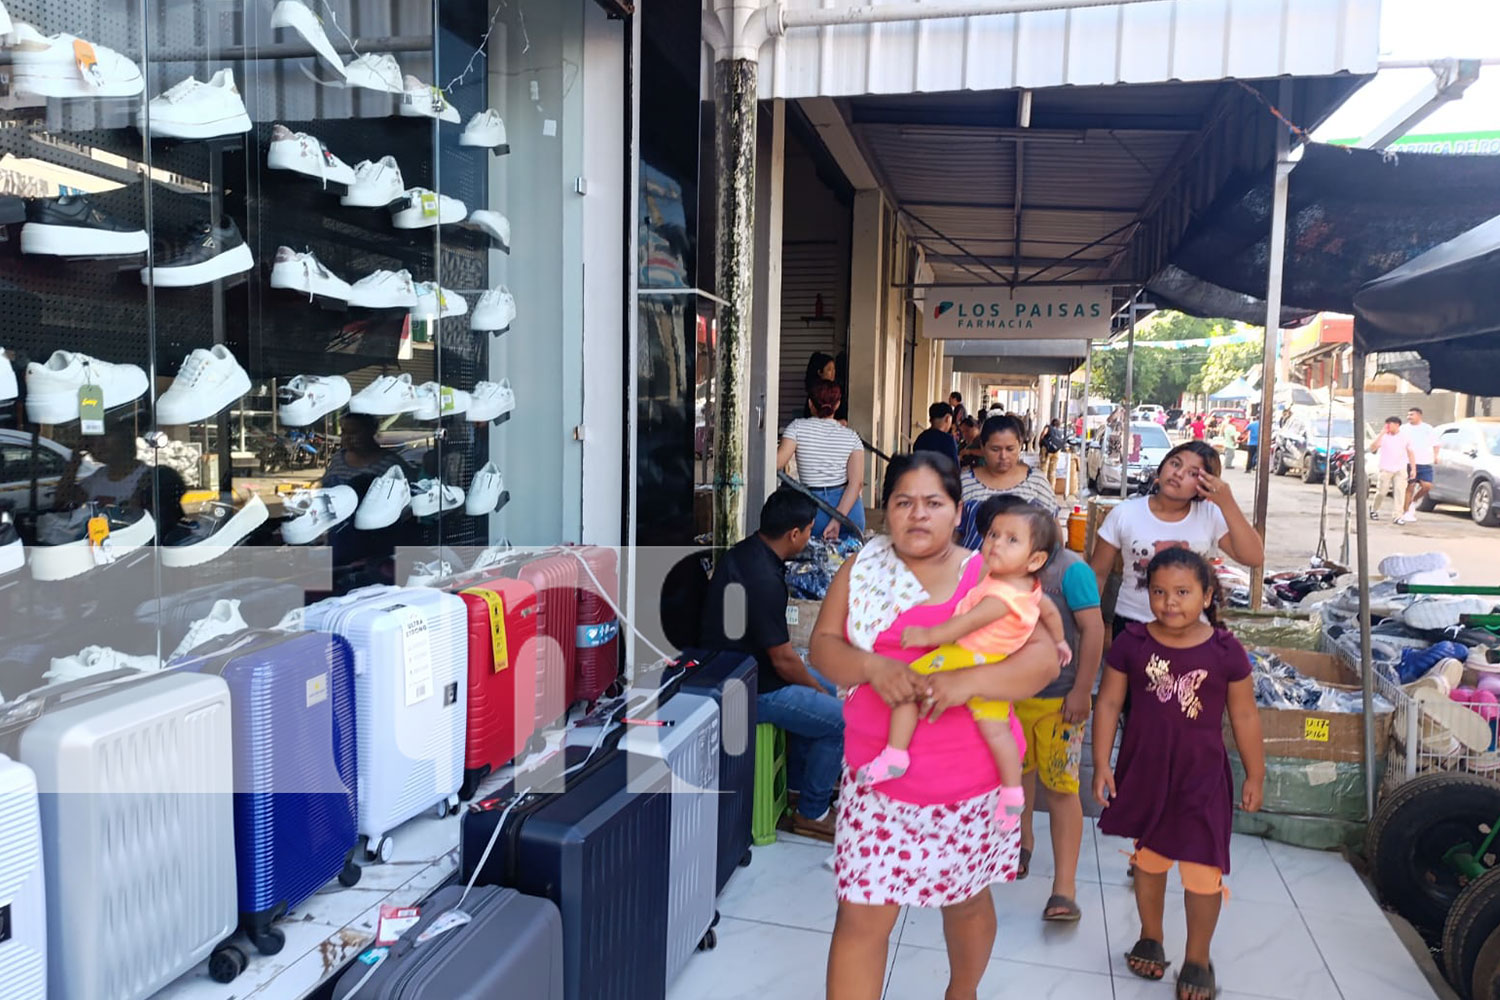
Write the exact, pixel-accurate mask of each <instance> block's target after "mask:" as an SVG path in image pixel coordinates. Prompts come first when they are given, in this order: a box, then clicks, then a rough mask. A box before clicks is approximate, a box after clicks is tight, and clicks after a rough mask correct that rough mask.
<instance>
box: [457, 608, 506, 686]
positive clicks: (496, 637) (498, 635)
mask: <svg viewBox="0 0 1500 1000" xmlns="http://www.w3.org/2000/svg"><path fill="white" fill-rule="evenodd" d="M463 593H465V594H472V595H473V596H475V597H477V598H479V599H480V600H482V601H484V603H485V604H486V605H487V606H488V607H489V609H490V643H491V644H492V645H493V646H494V650H495V660H494V666H493V667H492V670H493V671H494V672H495V673H497V674H498V673H499V672H500V671H502V670H507V669H509V667H510V649H509V647H508V645H507V643H506V641H505V599H504V598H502V597H501V596H500V595H499V594H497V593H495V592H494V591H493V590H485V589H484V588H483V587H475V588H473V589H471V590H465V591H463Z"/></svg>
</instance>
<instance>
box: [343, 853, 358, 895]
mask: <svg viewBox="0 0 1500 1000" xmlns="http://www.w3.org/2000/svg"><path fill="white" fill-rule="evenodd" d="M363 874H364V869H363V868H361V867H360V866H359V865H358V864H356V863H355V861H354V852H353V851H350V852H349V854H348V855H347V856H346V857H345V858H344V870H343V871H341V872H339V885H341V886H343V887H344V888H345V889H352V888H354V887H355V886H357V885H359V877H360V876H361V875H363Z"/></svg>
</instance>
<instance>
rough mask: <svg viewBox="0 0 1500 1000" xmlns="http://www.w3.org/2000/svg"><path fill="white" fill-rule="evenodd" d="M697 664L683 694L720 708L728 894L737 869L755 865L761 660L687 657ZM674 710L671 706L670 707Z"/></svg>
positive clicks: (723, 871) (723, 867) (723, 868)
mask: <svg viewBox="0 0 1500 1000" xmlns="http://www.w3.org/2000/svg"><path fill="white" fill-rule="evenodd" d="M678 660H679V662H685V661H695V662H696V663H697V665H696V666H690V667H689V669H688V670H687V672H686V674H685V675H684V676H683V678H682V681H681V683H680V685H679V687H678V690H679V691H681V692H682V693H684V694H701V695H707V696H708V697H710V698H712V699H713V700H714V701H715V702H717V703H718V706H719V730H720V733H721V734H722V739H721V741H720V747H719V873H718V879H717V883H716V884H717V888H718V891H719V892H723V891H724V886H725V885H727V884H728V883H729V876H731V875H733V874H734V869H735V867H736V866H740V867H743V866H745V865H748V864H749V863H750V820H751V815H752V810H753V807H754V804H755V723H756V718H757V716H756V712H755V699H756V697H757V696H758V694H759V691H760V686H759V684H758V683H757V679H756V673H755V660H754V658H753V657H750V656H746V655H745V654H744V653H712V652H704V651H701V650H693V651H688V652H684V653H683V654H682V656H681V657H679V658H678ZM668 704H671V703H670V702H668Z"/></svg>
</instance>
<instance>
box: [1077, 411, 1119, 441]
mask: <svg viewBox="0 0 1500 1000" xmlns="http://www.w3.org/2000/svg"><path fill="white" fill-rule="evenodd" d="M1113 412H1115V405H1114V404H1113V403H1090V404H1089V407H1088V415H1087V416H1086V417H1084V422H1083V429H1084V433H1085V434H1087V435H1088V436H1090V437H1092V436H1093V434H1094V431H1096V430H1098V429H1099V428H1100V427H1103V426H1104V423H1105V421H1107V420H1108V419H1109V415H1110V414H1111V413H1113Z"/></svg>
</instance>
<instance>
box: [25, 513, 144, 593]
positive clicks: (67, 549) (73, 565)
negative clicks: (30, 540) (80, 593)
mask: <svg viewBox="0 0 1500 1000" xmlns="http://www.w3.org/2000/svg"><path fill="white" fill-rule="evenodd" d="M96 513H97V514H99V515H100V516H103V517H105V518H107V520H108V522H109V536H108V537H107V538H106V539H105V540H104V543H103V545H102V546H99V547H98V549H99V550H101V551H102V552H103V553H104V555H103V557H102V558H100V557H97V556H98V553H97V552H96V547H95V545H94V544H93V542H92V540H90V538H89V533H88V522H89V519H90V518H91V517H92V516H94V515H95V514H96ZM130 516H134V517H135V520H133V521H130V520H127V518H128V517H130ZM37 533H38V535H39V536H41V537H40V540H41V541H42V542H43V544H41V545H34V546H32V548H31V578H32V579H33V580H41V581H44V582H48V581H54V580H67V579H71V578H72V577H75V576H81V575H82V574H84V573H87V572H88V571H89V570H91V569H94V568H95V567H96V566H98V565H100V563H101V562H112V561H114V560H116V559H119V558H120V557H121V556H125V555H128V554H130V553H131V552H134V551H135V550H136V549H139V548H142V547H144V546H147V545H151V544H152V543H154V542H155V541H156V521H155V520H154V519H152V517H151V515H150V514H148V513H146V512H145V511H143V510H142V511H134V512H129V511H122V510H121V509H119V508H116V507H110V508H105V509H104V510H102V511H101V510H98V509H97V508H94V507H92V506H88V507H83V508H80V509H79V510H77V511H70V512H68V513H66V514H43V515H42V516H41V518H40V519H39V522H38V525H37Z"/></svg>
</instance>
